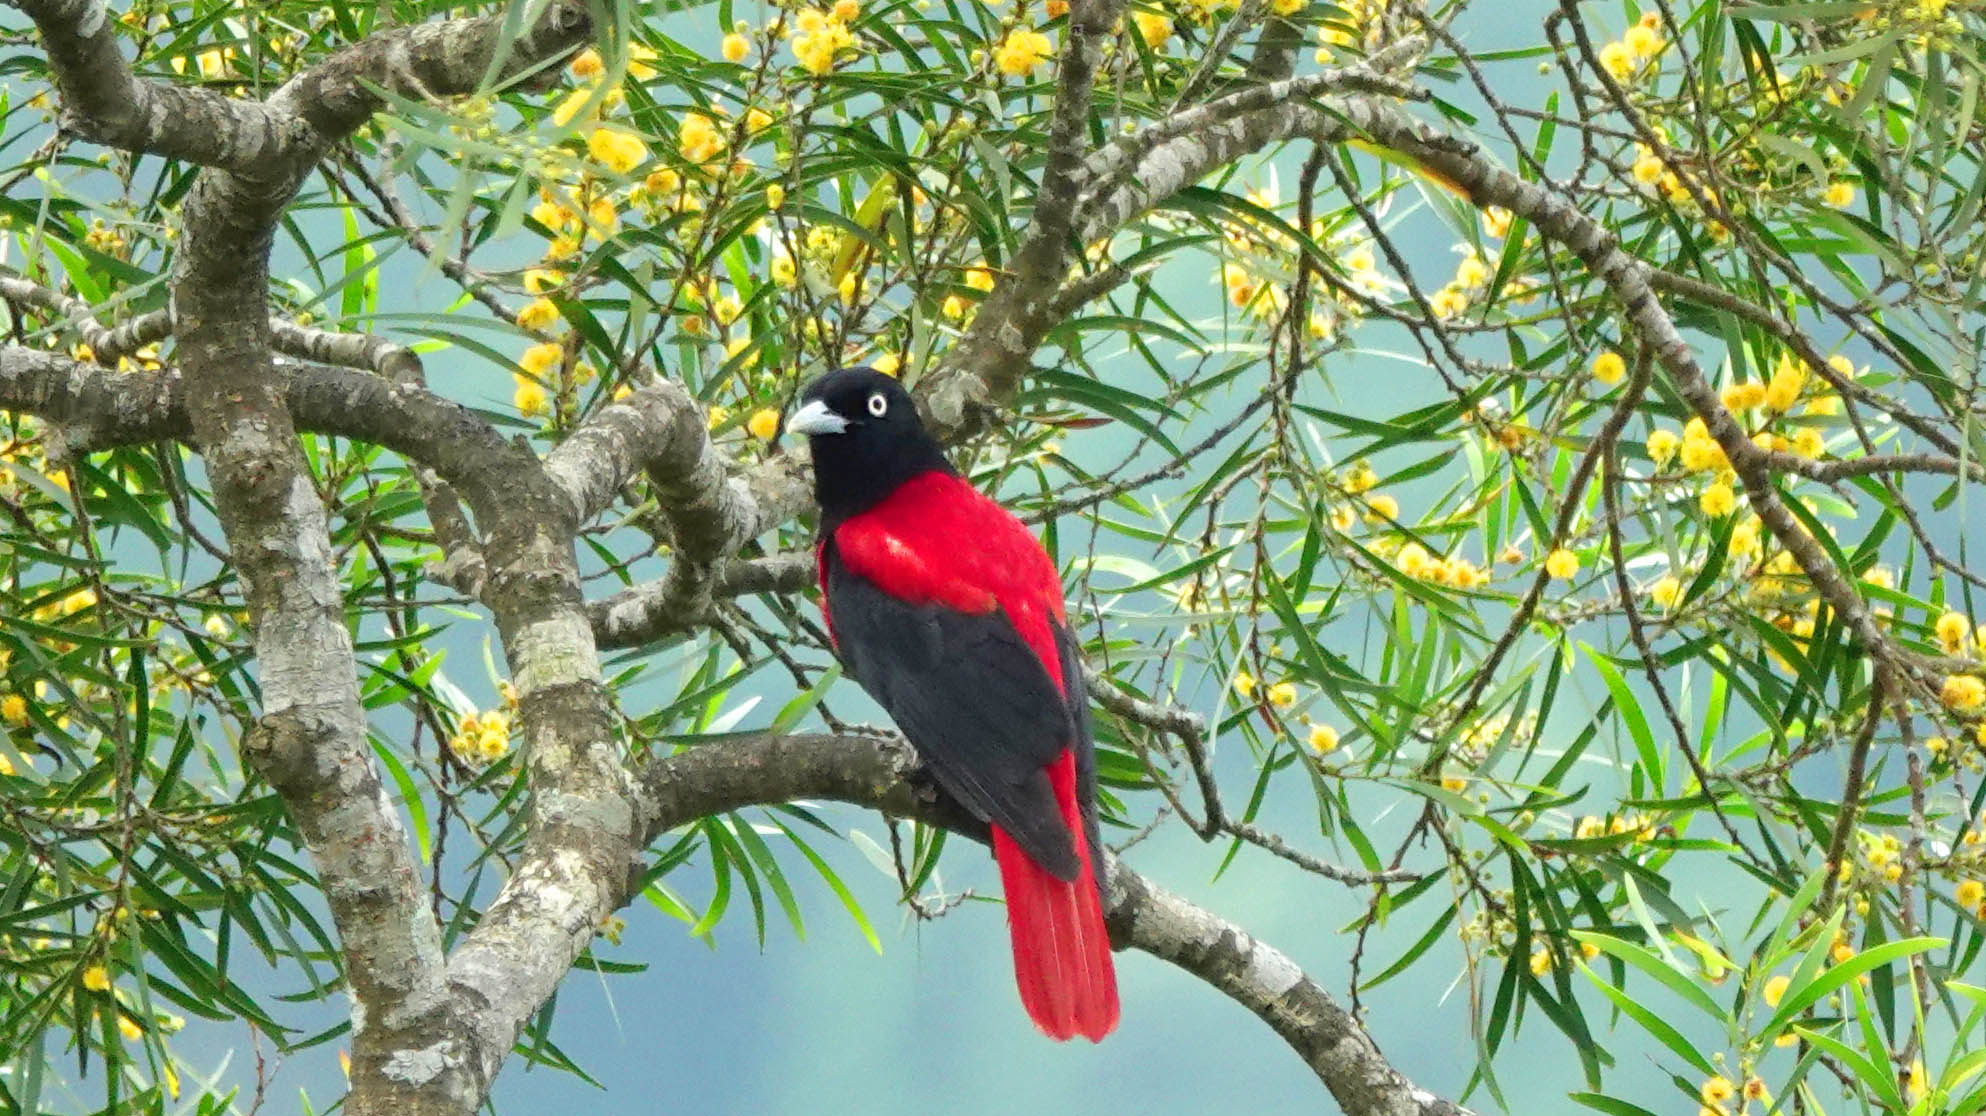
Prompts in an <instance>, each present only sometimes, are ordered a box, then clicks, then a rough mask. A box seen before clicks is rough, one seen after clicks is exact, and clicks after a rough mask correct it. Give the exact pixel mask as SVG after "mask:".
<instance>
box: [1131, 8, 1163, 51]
mask: <svg viewBox="0 0 1986 1116" xmlns="http://www.w3.org/2000/svg"><path fill="white" fill-rule="evenodd" d="M1131 22H1133V23H1135V24H1137V26H1138V38H1140V39H1143V40H1144V43H1145V46H1146V47H1148V48H1150V49H1152V50H1157V49H1158V48H1160V47H1162V46H1164V45H1165V41H1166V40H1167V39H1170V38H1172V20H1170V19H1168V18H1167V17H1165V16H1163V15H1160V14H1159V13H1157V12H1132V13H1131Z"/></svg>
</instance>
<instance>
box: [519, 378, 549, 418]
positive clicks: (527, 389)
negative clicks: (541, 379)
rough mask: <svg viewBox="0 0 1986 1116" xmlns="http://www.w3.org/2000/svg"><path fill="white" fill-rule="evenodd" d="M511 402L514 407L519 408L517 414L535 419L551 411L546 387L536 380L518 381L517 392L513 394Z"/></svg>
mask: <svg viewBox="0 0 1986 1116" xmlns="http://www.w3.org/2000/svg"><path fill="white" fill-rule="evenodd" d="M510 402H511V405H512V406H514V407H516V408H517V413H518V414H520V415H530V416H534V417H535V416H537V415H542V414H544V413H545V412H546V411H547V410H548V409H549V408H548V406H547V403H548V400H547V398H546V396H545V389H544V386H543V385H541V384H539V383H538V382H537V381H535V380H519V381H517V390H516V391H515V392H513V393H511V396H510Z"/></svg>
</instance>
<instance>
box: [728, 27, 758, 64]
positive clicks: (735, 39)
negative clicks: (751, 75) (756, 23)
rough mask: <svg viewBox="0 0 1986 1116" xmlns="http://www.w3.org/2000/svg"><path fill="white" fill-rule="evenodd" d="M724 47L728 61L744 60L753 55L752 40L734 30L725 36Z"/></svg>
mask: <svg viewBox="0 0 1986 1116" xmlns="http://www.w3.org/2000/svg"><path fill="white" fill-rule="evenodd" d="M722 49H723V52H724V60H725V61H726V62H743V61H744V60H745V59H747V58H749V57H751V53H752V42H751V40H750V39H747V38H745V37H744V36H743V35H740V34H738V33H737V32H736V31H733V32H731V33H730V34H729V35H726V36H724V46H723V48H722Z"/></svg>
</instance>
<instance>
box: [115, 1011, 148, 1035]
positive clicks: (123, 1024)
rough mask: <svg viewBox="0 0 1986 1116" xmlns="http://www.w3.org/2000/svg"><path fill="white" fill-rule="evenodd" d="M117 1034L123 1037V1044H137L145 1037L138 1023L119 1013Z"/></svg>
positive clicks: (143, 1030)
mask: <svg viewBox="0 0 1986 1116" xmlns="http://www.w3.org/2000/svg"><path fill="white" fill-rule="evenodd" d="M117 1033H118V1034H120V1035H123V1036H124V1041H125V1042H137V1041H138V1040H139V1039H141V1038H144V1037H145V1029H144V1028H143V1027H140V1026H139V1025H138V1021H137V1020H136V1019H133V1018H131V1017H130V1016H128V1015H126V1014H124V1013H123V1012H121V1011H120V1012H118V1013H117Z"/></svg>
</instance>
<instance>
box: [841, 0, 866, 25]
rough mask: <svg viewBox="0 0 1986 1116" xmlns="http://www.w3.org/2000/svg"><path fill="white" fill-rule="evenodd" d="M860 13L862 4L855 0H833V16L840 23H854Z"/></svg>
mask: <svg viewBox="0 0 1986 1116" xmlns="http://www.w3.org/2000/svg"><path fill="white" fill-rule="evenodd" d="M861 14H862V5H861V4H860V3H858V2H857V0H834V18H835V19H837V20H839V21H840V22H842V23H854V22H855V19H856V17H857V16H860V15H861Z"/></svg>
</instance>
